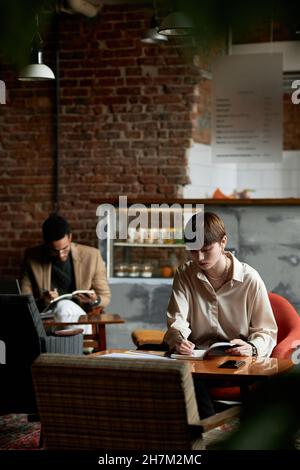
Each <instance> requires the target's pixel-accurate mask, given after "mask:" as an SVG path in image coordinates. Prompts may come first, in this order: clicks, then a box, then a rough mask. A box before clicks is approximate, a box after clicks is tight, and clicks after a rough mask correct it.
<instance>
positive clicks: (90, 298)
mask: <svg viewBox="0 0 300 470" xmlns="http://www.w3.org/2000/svg"><path fill="white" fill-rule="evenodd" d="M74 297H75V299H77V300H78V302H79V305H85V304H90V303H91V302H95V300H97V294H96V292H95V291H94V290H93V292H91V293H90V294H77V295H75V296H74Z"/></svg>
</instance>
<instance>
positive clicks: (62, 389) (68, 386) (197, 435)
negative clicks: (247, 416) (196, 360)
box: [32, 354, 238, 450]
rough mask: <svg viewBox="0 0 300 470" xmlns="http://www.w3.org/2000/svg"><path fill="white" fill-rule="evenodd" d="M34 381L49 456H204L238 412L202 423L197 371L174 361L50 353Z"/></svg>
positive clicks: (35, 372) (35, 371) (39, 360)
mask: <svg viewBox="0 0 300 470" xmlns="http://www.w3.org/2000/svg"><path fill="white" fill-rule="evenodd" d="M32 374H33V382H34V387H35V391H36V397H37V404H38V410H39V415H40V418H41V424H42V428H43V439H44V445H45V448H46V449H49V450H54V449H56V450H62V449H64V450H75V449H78V450H92V449H94V450H96V449H97V450H107V449H109V450H147V449H148V450H149V449H156V450H157V449H160V450H163V449H172V450H185V449H202V448H203V439H202V433H203V432H205V431H208V430H210V429H212V428H214V427H216V426H219V425H220V424H222V423H224V422H225V421H227V420H228V419H230V418H231V417H233V416H235V415H237V412H238V409H237V407H236V408H235V409H233V408H232V409H231V410H226V411H225V412H222V413H219V414H217V415H215V416H212V417H210V418H206V419H204V420H200V419H199V415H198V410H197V404H196V399H195V393H194V386H193V380H192V376H191V373H190V370H189V367H188V365H187V364H185V363H180V362H177V361H172V360H158V359H146V360H145V359H137V358H136V357H134V358H130V359H127V358H106V357H105V356H102V357H99V356H98V357H97V356H96V357H95V356H94V357H91V356H90V357H88V356H86V357H76V356H65V355H52V354H42V355H41V356H39V357H38V358H37V359H36V361H35V362H34V364H33V366H32Z"/></svg>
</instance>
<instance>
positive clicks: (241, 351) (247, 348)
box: [226, 338, 252, 356]
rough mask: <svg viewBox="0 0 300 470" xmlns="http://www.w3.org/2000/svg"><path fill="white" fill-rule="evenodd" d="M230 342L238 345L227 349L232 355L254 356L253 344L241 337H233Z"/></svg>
mask: <svg viewBox="0 0 300 470" xmlns="http://www.w3.org/2000/svg"><path fill="white" fill-rule="evenodd" d="M230 342H231V344H234V345H236V347H234V348H230V349H227V351H226V353H228V354H231V355H232V356H252V346H251V344H249V343H247V342H246V341H243V340H242V339H239V338H236V339H233V340H232V341H230Z"/></svg>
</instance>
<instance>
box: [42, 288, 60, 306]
mask: <svg viewBox="0 0 300 470" xmlns="http://www.w3.org/2000/svg"><path fill="white" fill-rule="evenodd" d="M58 295H59V294H58V292H57V289H53V290H45V291H44V292H43V293H42V296H41V298H42V299H43V300H44V302H45V304H46V305H48V304H50V302H51V300H54V299H56V297H58Z"/></svg>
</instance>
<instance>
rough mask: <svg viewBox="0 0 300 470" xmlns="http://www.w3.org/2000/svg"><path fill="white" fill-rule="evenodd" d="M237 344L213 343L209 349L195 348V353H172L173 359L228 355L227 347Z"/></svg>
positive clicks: (196, 358) (195, 358) (197, 358)
mask: <svg viewBox="0 0 300 470" xmlns="http://www.w3.org/2000/svg"><path fill="white" fill-rule="evenodd" d="M235 346H237V345H236V344H231V343H229V342H226V341H225V342H221V343H213V344H211V345H210V346H209V348H207V349H195V350H194V351H193V354H171V358H172V359H193V360H194V361H195V360H202V359H206V358H208V357H212V356H226V355H227V353H226V351H227V349H230V348H233V347H235Z"/></svg>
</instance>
